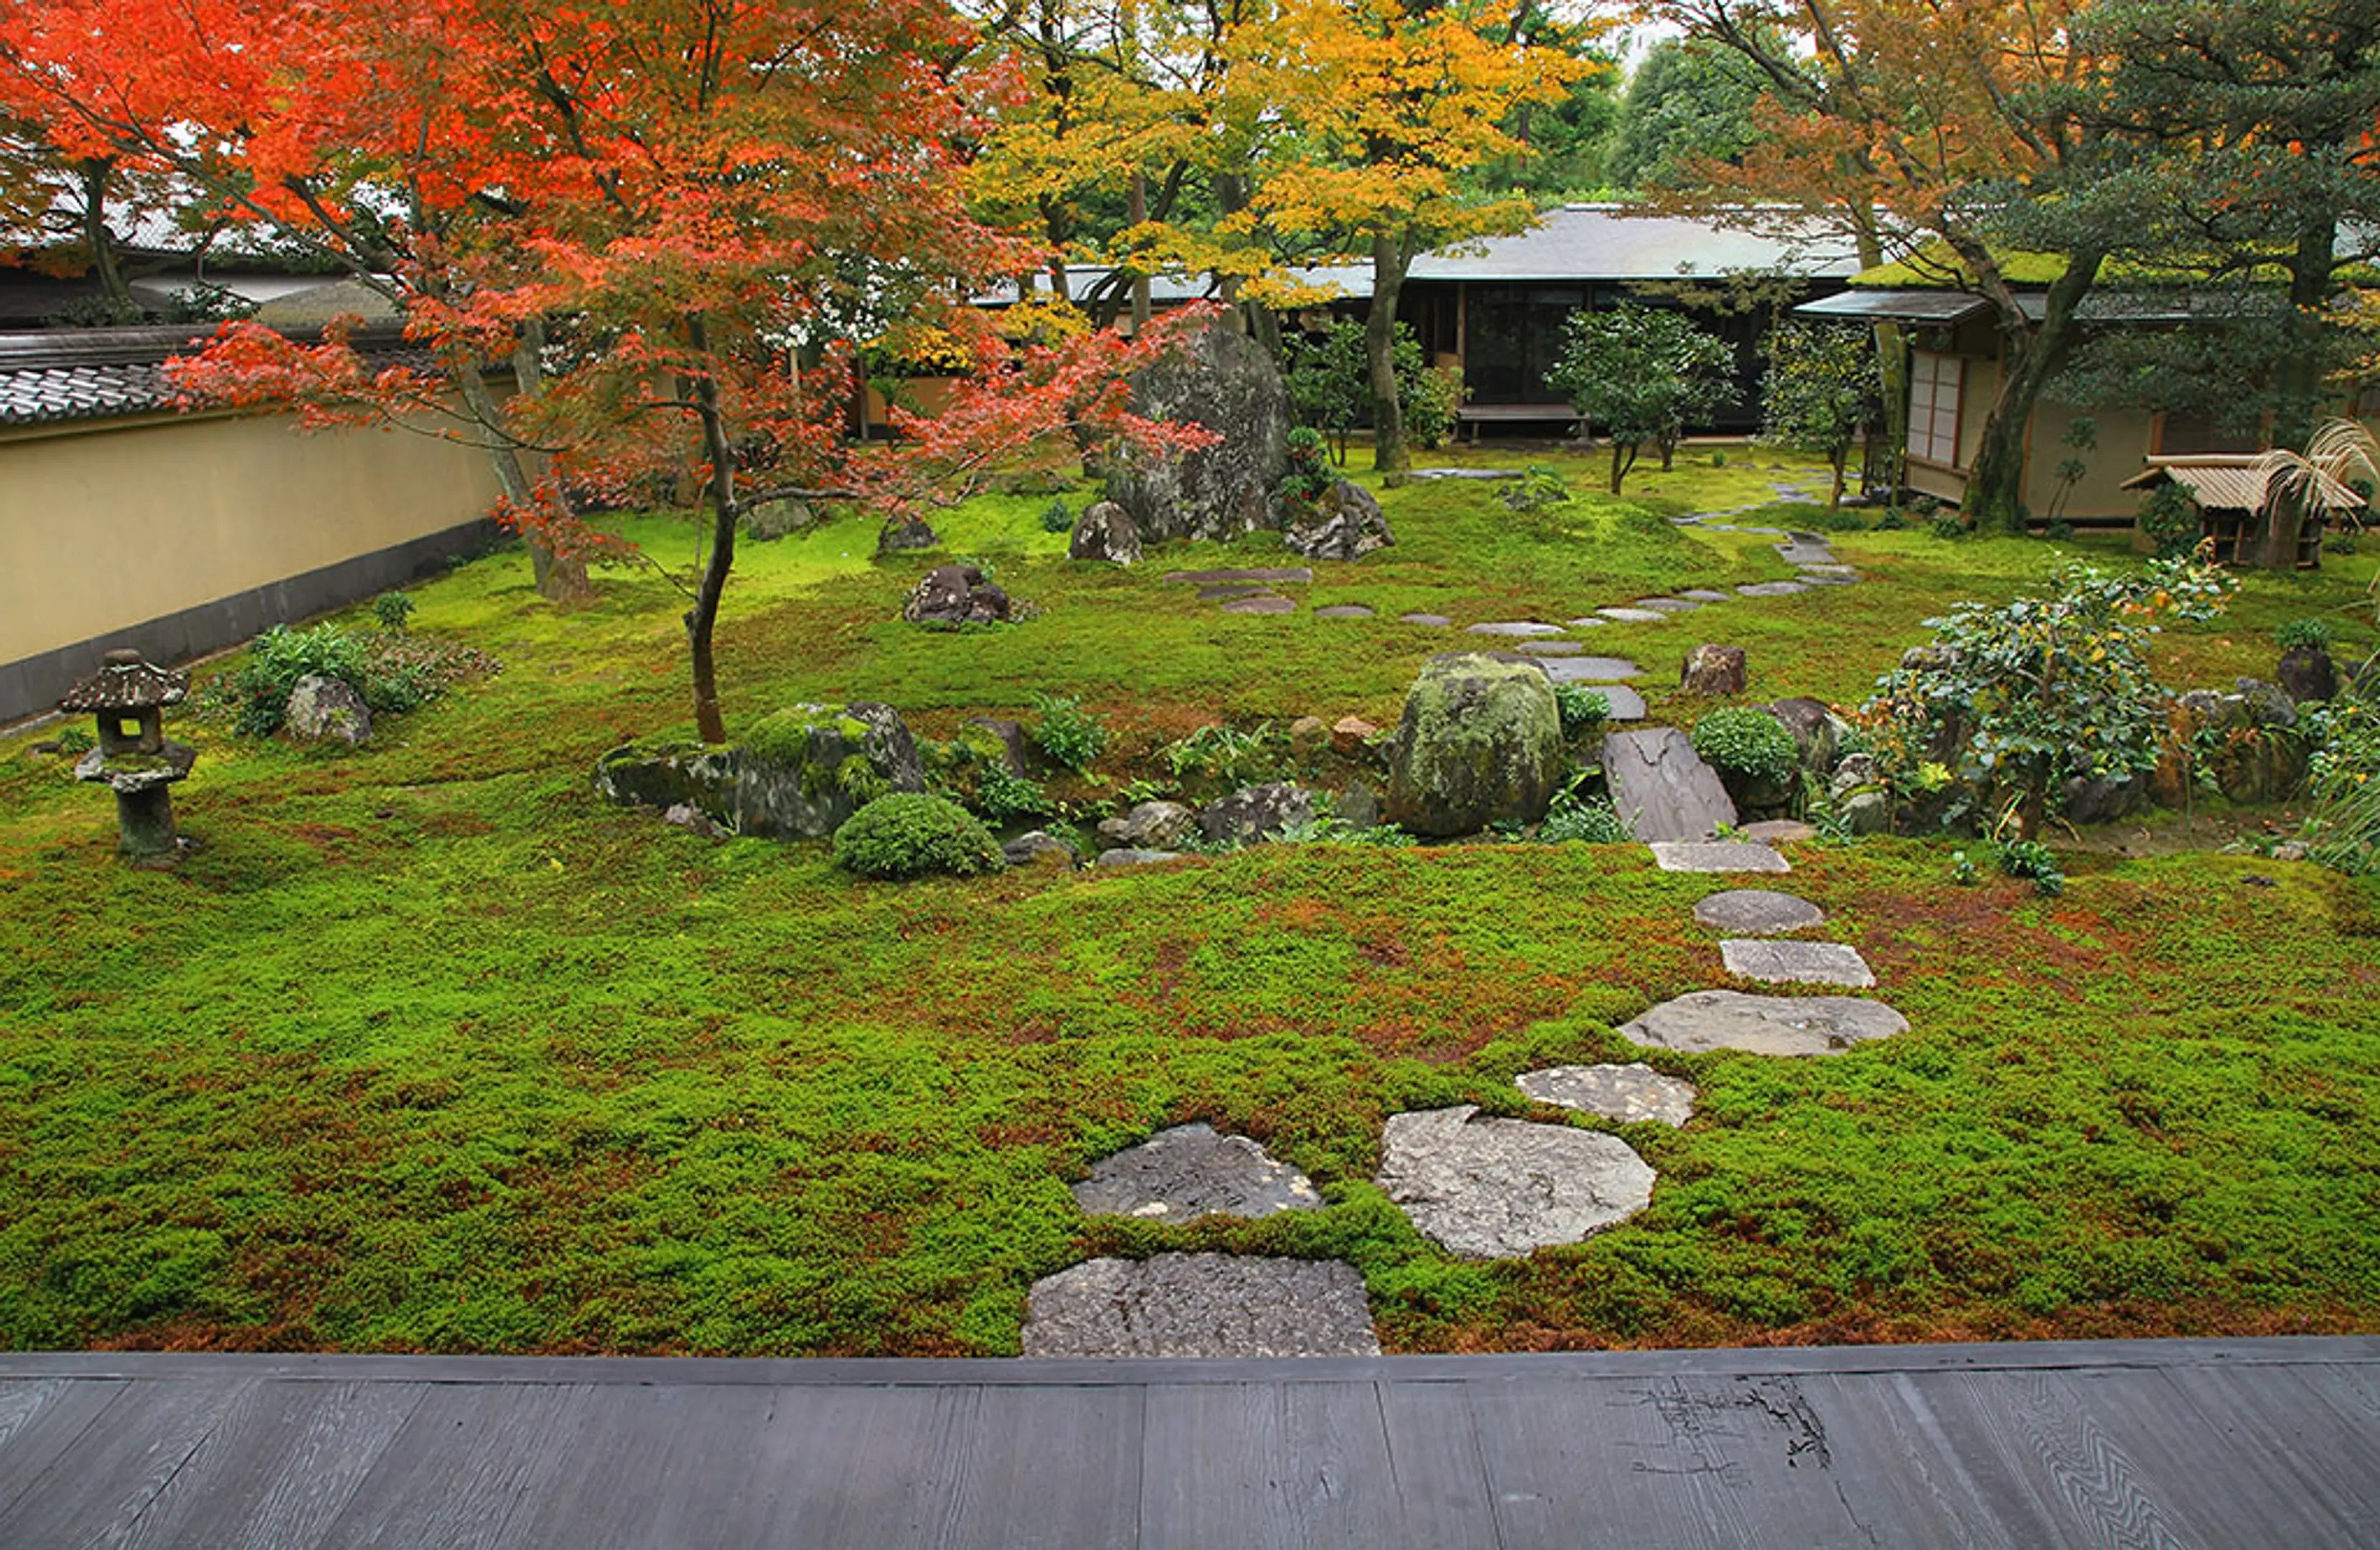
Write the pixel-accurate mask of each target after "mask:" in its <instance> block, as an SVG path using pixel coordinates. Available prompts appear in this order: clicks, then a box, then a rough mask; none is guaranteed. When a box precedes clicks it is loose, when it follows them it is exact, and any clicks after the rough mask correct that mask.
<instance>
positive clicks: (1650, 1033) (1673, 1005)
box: [1619, 990, 1909, 1055]
mask: <svg viewBox="0 0 2380 1550" xmlns="http://www.w3.org/2000/svg"><path fill="white" fill-rule="evenodd" d="M1619 1031H1620V1034H1621V1036H1622V1037H1623V1038H1627V1039H1631V1040H1633V1041H1634V1042H1635V1043H1637V1044H1642V1045H1647V1046H1650V1047H1655V1048H1660V1049H1675V1050H1679V1051H1682V1052H1683V1053H1686V1054H1703V1053H1706V1052H1707V1051H1709V1050H1713V1049H1742V1050H1747V1051H1749V1052H1751V1053H1752V1054H1755V1055H1840V1054H1841V1053H1842V1052H1843V1051H1844V1050H1846V1049H1849V1048H1850V1047H1852V1046H1853V1045H1855V1044H1864V1043H1865V1042H1866V1041H1868V1040H1870V1039H1879V1038H1890V1037H1892V1036H1893V1035H1895V1034H1904V1033H1907V1032H1908V1031H1909V1021H1908V1019H1906V1018H1904V1017H1902V1016H1901V1015H1900V1013H1899V1012H1897V1011H1893V1010H1892V1009H1891V1008H1890V1007H1888V1006H1886V1005H1885V1004H1884V1003H1883V1002H1881V1001H1864V1000H1861V999H1858V998H1857V997H1854V996H1746V995H1743V994H1742V993H1740V992H1738V991H1734V990H1696V991H1694V992H1692V993H1691V994H1688V995H1684V996H1680V997H1678V998H1677V999H1674V1000H1669V1001H1663V1002H1662V1003H1661V1004H1660V1005H1659V1006H1657V1007H1655V1008H1653V1009H1652V1010H1651V1011H1647V1012H1645V1014H1644V1015H1643V1016H1642V1017H1639V1018H1636V1019H1635V1020H1634V1021H1633V1022H1629V1023H1621V1025H1620V1030H1619Z"/></svg>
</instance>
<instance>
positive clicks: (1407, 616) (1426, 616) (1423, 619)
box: [1397, 613, 1454, 630]
mask: <svg viewBox="0 0 2380 1550" xmlns="http://www.w3.org/2000/svg"><path fill="white" fill-rule="evenodd" d="M1397 623H1398V624H1425V625H1427V626H1428V627H1429V628H1431V629H1437V630H1442V629H1444V628H1446V626H1447V625H1449V624H1453V623H1454V621H1453V620H1451V619H1449V618H1448V617H1447V616H1446V615H1445V614H1443V613H1400V614H1398V615H1397Z"/></svg>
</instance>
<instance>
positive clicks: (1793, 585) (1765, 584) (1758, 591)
mask: <svg viewBox="0 0 2380 1550" xmlns="http://www.w3.org/2000/svg"><path fill="white" fill-rule="evenodd" d="M1809 589H1810V584H1809V583H1808V582H1806V581H1747V582H1745V583H1744V584H1743V586H1741V587H1737V588H1736V591H1737V593H1738V594H1739V595H1741V596H1743V597H1746V598H1790V597H1791V596H1792V595H1793V594H1794V593H1796V592H1806V591H1808V590H1809Z"/></svg>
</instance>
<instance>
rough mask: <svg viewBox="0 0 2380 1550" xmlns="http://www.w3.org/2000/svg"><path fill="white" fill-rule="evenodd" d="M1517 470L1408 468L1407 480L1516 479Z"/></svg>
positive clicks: (1518, 472) (1518, 473)
mask: <svg viewBox="0 0 2380 1550" xmlns="http://www.w3.org/2000/svg"><path fill="white" fill-rule="evenodd" d="M1520 477H1521V470H1520V469H1518V468H1408V469H1406V470H1405V478H1408V479H1516V478H1520Z"/></svg>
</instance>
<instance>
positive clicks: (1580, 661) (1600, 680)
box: [1521, 646, 1645, 684]
mask: <svg viewBox="0 0 2380 1550" xmlns="http://www.w3.org/2000/svg"><path fill="white" fill-rule="evenodd" d="M1521 649H1523V650H1524V651H1525V650H1527V649H1528V648H1527V647H1525V646H1524V647H1523V648H1521ZM1552 666H1553V667H1555V668H1559V669H1560V671H1559V672H1556V673H1555V676H1554V682H1555V683H1557V684H1616V683H1618V682H1619V681H1620V680H1621V679H1622V678H1642V677H1644V676H1645V670H1644V669H1643V668H1641V667H1638V666H1637V665H1636V664H1635V663H1634V662H1632V661H1630V660H1628V659H1627V658H1625V657H1572V658H1570V659H1568V660H1564V661H1561V662H1559V663H1555V664H1552Z"/></svg>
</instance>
